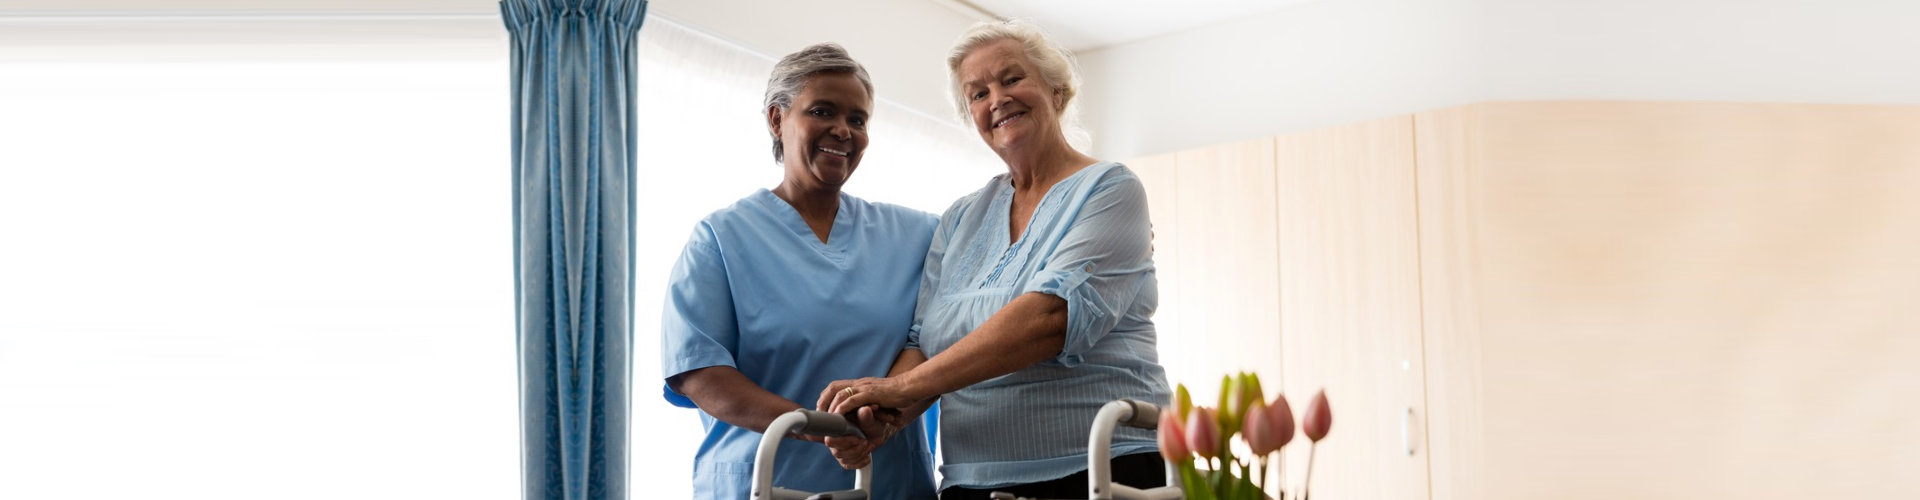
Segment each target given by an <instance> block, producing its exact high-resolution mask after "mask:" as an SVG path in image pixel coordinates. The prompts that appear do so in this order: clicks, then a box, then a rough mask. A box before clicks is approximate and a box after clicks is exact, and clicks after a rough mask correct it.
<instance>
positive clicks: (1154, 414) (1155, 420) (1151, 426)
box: [1120, 399, 1160, 431]
mask: <svg viewBox="0 0 1920 500" xmlns="http://www.w3.org/2000/svg"><path fill="white" fill-rule="evenodd" d="M1121 401H1125V402H1126V403H1127V404H1128V405H1132V406H1133V416H1132V418H1128V419H1126V420H1124V421H1121V422H1120V425H1124V426H1127V427H1132V428H1135V429H1146V430H1150V431H1151V430H1156V429H1159V428H1160V406H1159V405H1154V404H1150V403H1147V402H1144V401H1134V400H1131V399H1122V400H1121Z"/></svg>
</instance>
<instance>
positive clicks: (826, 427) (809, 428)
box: [793, 409, 867, 439]
mask: <svg viewBox="0 0 1920 500" xmlns="http://www.w3.org/2000/svg"><path fill="white" fill-rule="evenodd" d="M794 412H795V413H799V414H801V415H806V417H807V419H806V421H804V422H801V423H800V425H798V426H796V427H794V429H793V433H795V434H800V435H806V436H823V437H843V436H853V437H858V438H862V439H865V438H866V437H867V435H866V434H862V433H861V432H860V428H859V427H856V426H854V425H853V421H852V419H849V418H847V416H845V415H841V414H838V413H831V412H824V411H814V410H806V409H800V410H794Z"/></svg>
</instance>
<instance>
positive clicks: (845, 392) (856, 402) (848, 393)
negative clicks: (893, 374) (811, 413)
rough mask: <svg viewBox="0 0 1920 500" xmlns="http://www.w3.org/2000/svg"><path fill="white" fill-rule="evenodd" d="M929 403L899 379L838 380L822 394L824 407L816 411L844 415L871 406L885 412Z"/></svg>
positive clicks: (821, 398)
mask: <svg viewBox="0 0 1920 500" xmlns="http://www.w3.org/2000/svg"><path fill="white" fill-rule="evenodd" d="M921 399H925V398H924V397H921V396H914V395H912V394H909V393H908V392H907V389H906V387H905V386H904V384H901V383H900V379H897V378H878V377H867V378H863V379H856V380H836V381H834V382H833V383H831V384H827V388H826V390H823V391H820V403H819V405H818V406H815V408H818V409H820V410H821V411H830V412H833V413H839V414H842V415H845V414H848V413H849V412H852V411H853V410H855V409H858V408H863V407H866V406H869V405H874V406H879V407H881V408H890V409H899V408H906V407H908V406H912V405H913V404H914V403H918V402H920V400H921Z"/></svg>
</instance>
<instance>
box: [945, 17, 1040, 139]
mask: <svg viewBox="0 0 1920 500" xmlns="http://www.w3.org/2000/svg"><path fill="white" fill-rule="evenodd" d="M959 78H960V92H961V94H962V95H963V96H965V97H966V99H967V112H968V114H969V115H970V116H972V117H973V126H974V128H975V129H976V130H978V131H979V132H980V139H982V140H985V141H987V146H989V147H992V148H993V149H994V151H997V152H1001V153H1006V152H1009V151H1013V150H1016V149H1019V148H1020V147H1022V146H1026V145H1031V144H1034V143H1036V142H1038V141H1044V140H1050V139H1054V138H1058V140H1062V141H1064V140H1065V136H1063V135H1060V133H1059V127H1060V109H1059V102H1060V101H1059V99H1060V93H1059V91H1057V90H1056V89H1054V87H1053V85H1051V84H1049V83H1047V81H1046V77H1043V76H1041V75H1040V70H1039V68H1038V67H1036V66H1034V64H1033V61H1031V60H1029V59H1028V58H1027V53H1026V50H1025V49H1024V48H1023V47H1022V46H1021V45H1020V42H1018V41H1015V40H1010V39H1003V40H996V41H993V42H988V43H987V44H986V45H981V46H980V47H978V48H975V49H973V52H971V53H968V54H967V57H966V58H964V59H961V60H960V75H959Z"/></svg>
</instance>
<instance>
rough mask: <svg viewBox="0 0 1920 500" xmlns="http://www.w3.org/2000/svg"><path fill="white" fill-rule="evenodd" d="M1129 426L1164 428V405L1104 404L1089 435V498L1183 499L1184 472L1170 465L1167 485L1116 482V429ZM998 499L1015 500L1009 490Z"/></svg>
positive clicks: (1114, 499)
mask: <svg viewBox="0 0 1920 500" xmlns="http://www.w3.org/2000/svg"><path fill="white" fill-rule="evenodd" d="M1120 425H1125V426H1127V427H1133V428H1137V429H1147V430H1156V429H1158V428H1159V427H1160V407H1158V406H1154V405H1152V404H1149V403H1143V402H1140V401H1134V400H1131V399H1121V400H1118V401H1113V402H1110V403H1107V404H1106V405H1105V406H1101V407H1100V413H1098V414H1095V415H1094V417H1093V431H1092V432H1089V433H1088V436H1087V498H1089V499H1091V500H1179V499H1180V498H1181V497H1182V495H1181V493H1180V471H1179V469H1176V468H1174V466H1173V464H1172V463H1168V464H1167V485H1166V486H1161V487H1158V488H1148V489H1144V490H1143V489H1139V488H1135V487H1132V486H1127V485H1124V484H1114V482H1113V462H1112V454H1113V430H1114V428H1115V427H1116V426H1120ZM993 498H994V499H995V500H1015V499H1016V498H1017V497H1015V496H1013V495H1012V494H1009V493H1001V492H995V493H994V494H993Z"/></svg>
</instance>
